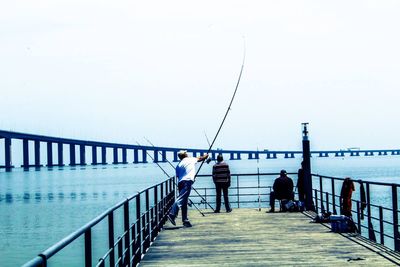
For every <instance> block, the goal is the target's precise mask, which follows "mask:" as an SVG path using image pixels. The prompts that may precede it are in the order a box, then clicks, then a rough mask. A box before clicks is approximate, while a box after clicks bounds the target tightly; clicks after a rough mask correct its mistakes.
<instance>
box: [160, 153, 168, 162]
mask: <svg viewBox="0 0 400 267" xmlns="http://www.w3.org/2000/svg"><path fill="white" fill-rule="evenodd" d="M161 161H162V162H167V151H166V150H163V151H162V152H161Z"/></svg>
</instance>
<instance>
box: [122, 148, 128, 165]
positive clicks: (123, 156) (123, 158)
mask: <svg viewBox="0 0 400 267" xmlns="http://www.w3.org/2000/svg"><path fill="white" fill-rule="evenodd" d="M122 164H128V161H127V157H126V147H123V148H122Z"/></svg>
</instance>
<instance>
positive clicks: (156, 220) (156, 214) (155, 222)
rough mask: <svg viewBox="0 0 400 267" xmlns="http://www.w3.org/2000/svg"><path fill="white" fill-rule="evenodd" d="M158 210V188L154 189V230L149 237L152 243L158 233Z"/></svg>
mask: <svg viewBox="0 0 400 267" xmlns="http://www.w3.org/2000/svg"><path fill="white" fill-rule="evenodd" d="M159 218H160V217H159V208H158V186H156V187H154V226H155V230H154V232H153V233H152V235H151V240H152V241H154V239H155V237H156V236H157V234H158V232H159V227H158V226H159Z"/></svg>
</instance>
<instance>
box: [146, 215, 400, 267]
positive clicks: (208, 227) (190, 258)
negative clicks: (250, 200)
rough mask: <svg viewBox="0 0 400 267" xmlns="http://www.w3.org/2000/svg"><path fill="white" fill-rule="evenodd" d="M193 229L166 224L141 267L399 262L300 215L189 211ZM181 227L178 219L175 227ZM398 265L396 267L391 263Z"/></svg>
mask: <svg viewBox="0 0 400 267" xmlns="http://www.w3.org/2000/svg"><path fill="white" fill-rule="evenodd" d="M189 217H190V219H191V222H192V224H193V227H192V228H181V227H173V226H172V225H171V224H170V223H169V222H167V225H166V226H165V228H164V231H162V232H161V233H160V235H159V236H158V237H157V239H156V240H155V242H154V243H153V244H152V246H151V247H150V249H149V251H148V252H147V253H146V254H145V256H144V258H143V260H142V261H141V263H140V266H204V265H206V266H221V265H224V266H343V265H356V266H357V265H363V266H396V265H398V264H400V260H399V259H400V257H399V256H398V254H397V253H393V252H392V251H390V250H389V249H385V248H384V247H382V246H376V245H374V244H371V243H369V242H366V241H365V240H364V239H363V238H360V237H352V236H351V235H348V234H343V235H341V234H336V233H332V232H330V229H328V228H327V227H325V226H323V225H321V224H316V223H310V221H311V219H310V218H309V217H307V216H305V215H304V214H302V213H265V211H261V212H260V211H258V210H256V209H234V210H233V212H232V213H224V212H222V213H219V214H214V213H206V216H205V217H202V216H201V215H200V214H199V213H198V212H197V211H196V210H191V211H190V213H189ZM179 225H180V221H179V218H177V226H179ZM396 263H397V264H396Z"/></svg>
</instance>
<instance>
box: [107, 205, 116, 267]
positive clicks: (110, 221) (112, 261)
mask: <svg viewBox="0 0 400 267" xmlns="http://www.w3.org/2000/svg"><path fill="white" fill-rule="evenodd" d="M108 247H109V248H110V249H111V253H110V266H114V265H115V250H114V213H113V211H111V212H110V214H108Z"/></svg>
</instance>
